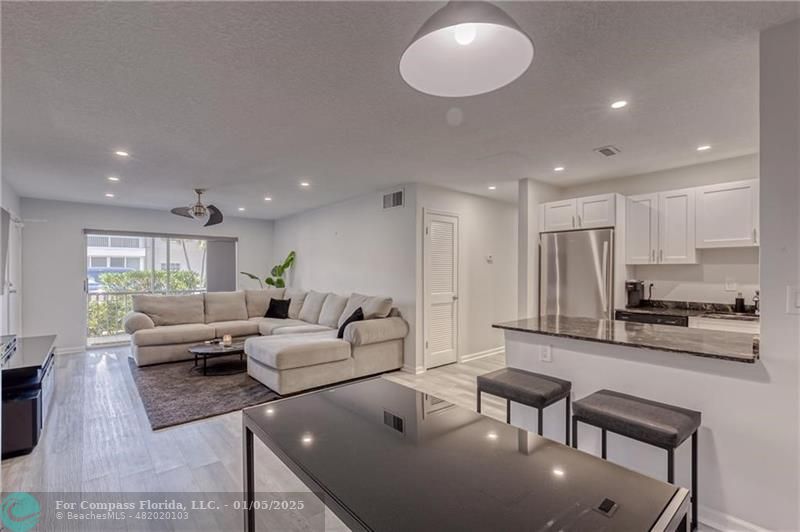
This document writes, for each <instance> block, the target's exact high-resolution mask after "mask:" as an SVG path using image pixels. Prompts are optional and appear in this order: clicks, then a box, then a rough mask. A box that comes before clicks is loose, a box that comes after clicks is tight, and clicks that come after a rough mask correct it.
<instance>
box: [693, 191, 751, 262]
mask: <svg viewBox="0 0 800 532" xmlns="http://www.w3.org/2000/svg"><path fill="white" fill-rule="evenodd" d="M758 230H759V226H758V180H756V179H752V180H748V181H736V182H733V183H722V184H720V185H708V186H704V187H699V188H698V189H697V247H698V248H733V247H752V246H757V245H758V242H759V234H758Z"/></svg>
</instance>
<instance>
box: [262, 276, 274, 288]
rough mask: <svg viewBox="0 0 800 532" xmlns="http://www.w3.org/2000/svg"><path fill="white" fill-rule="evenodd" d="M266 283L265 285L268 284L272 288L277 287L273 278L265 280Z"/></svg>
mask: <svg viewBox="0 0 800 532" xmlns="http://www.w3.org/2000/svg"><path fill="white" fill-rule="evenodd" d="M264 282H265V283H267V284H268V285H270V286H276V285H275V279H273V278H272V277H267V278H266V279H265V280H264Z"/></svg>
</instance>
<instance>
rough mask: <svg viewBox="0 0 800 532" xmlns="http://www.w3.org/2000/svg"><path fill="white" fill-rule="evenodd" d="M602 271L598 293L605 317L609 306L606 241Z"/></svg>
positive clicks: (605, 243) (606, 243)
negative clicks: (601, 283)
mask: <svg viewBox="0 0 800 532" xmlns="http://www.w3.org/2000/svg"><path fill="white" fill-rule="evenodd" d="M602 264H603V266H602V267H603V271H602V278H603V287H602V293H601V294H600V303H601V304H602V306H603V309H604V310H605V312H606V317H608V308H609V304H608V301H609V298H608V284H609V281H608V280H609V277H610V276H609V271H608V242H607V241H606V242H603V262H602Z"/></svg>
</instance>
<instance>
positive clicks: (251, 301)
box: [244, 288, 284, 318]
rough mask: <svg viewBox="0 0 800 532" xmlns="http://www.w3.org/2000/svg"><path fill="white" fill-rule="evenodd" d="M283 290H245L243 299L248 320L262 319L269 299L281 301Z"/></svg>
mask: <svg viewBox="0 0 800 532" xmlns="http://www.w3.org/2000/svg"><path fill="white" fill-rule="evenodd" d="M283 291H284V290H283V288H267V289H266V290H245V291H244V299H245V303H246V304H247V317H248V318H263V317H264V315H265V314H266V313H267V307H269V300H270V299H273V298H274V299H281V298H282V297H283Z"/></svg>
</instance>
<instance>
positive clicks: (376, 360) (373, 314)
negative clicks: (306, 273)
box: [124, 288, 408, 395]
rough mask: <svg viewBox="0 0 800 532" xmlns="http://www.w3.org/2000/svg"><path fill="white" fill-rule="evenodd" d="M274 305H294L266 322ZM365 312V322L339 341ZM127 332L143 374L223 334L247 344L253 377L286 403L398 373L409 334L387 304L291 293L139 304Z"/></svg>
mask: <svg viewBox="0 0 800 532" xmlns="http://www.w3.org/2000/svg"><path fill="white" fill-rule="evenodd" d="M272 298H279V299H284V298H285V299H291V304H290V306H289V318H288V319H276V318H266V317H264V315H265V314H266V311H267V308H268V306H269V301H270V299H272ZM359 307H361V308H362V310H363V312H364V316H365V320H364V321H359V322H354V323H351V324H349V325H347V327H346V328H345V330H344V338H342V339H339V338H337V333H338V329H339V327H340V326H341V325H342V324H343V323H344V321H345V320H346V319H347V318H348V317H349V316H350V315H351V314H352V312H353V311H354V310H356V309H357V308H359ZM124 324H125V331H126V332H127V333H128V334H130V335H131V344H132V356H133V358H134V360H135V361H136V364H137V365H139V366H146V365H151V364H160V363H164V362H175V361H179V360H190V359H192V358H193V357H192V355H191V354H190V353H189V351H188V349H189V347H191V346H193V345H197V344H199V343H202V342H204V341H206V340H211V339H214V338H219V337H221V336H223V335H225V334H230V335H231V336H233V337H236V338H247V340H246V342H245V353H246V354H247V356H248V360H247V371H248V373H249V374H250V375H251V376H252V377H253V378H255V379H257V380H259V381H260V382H262V383H264V384H265V385H266V386H268V387H270V388H271V389H273V390H275V391H276V392H278V393H280V394H282V395H283V394H290V393H295V392H298V391H302V390H306V389H309V388H315V387H317V386H324V385H326V384H332V383H335V382H340V381H343V380H348V379H352V378H356V377H362V376H366V375H372V374H376V373H382V372H385V371H390V370H394V369H399V368H401V367H402V365H403V342H404V339H405V337H406V335H407V334H408V324H407V323H406V322H405V320H404V319H403V318H402V317H400V316H399V314H398V312H397V311H396V309H393V308H392V300H391V299H389V298H380V297H370V296H364V295H360V294H352V295H351V296H349V297H345V296H340V295H337V294H329V293H321V292H315V291H308V292H306V291H303V290H299V289H292V288H287V289H286V290H284V289H282V288H274V289H267V290H246V291H239V292H211V293H207V294H198V295H187V296H159V295H140V296H134V298H133V311H132V312H130V313H129V314H128V315H127V316H126V317H125V320H124Z"/></svg>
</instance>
